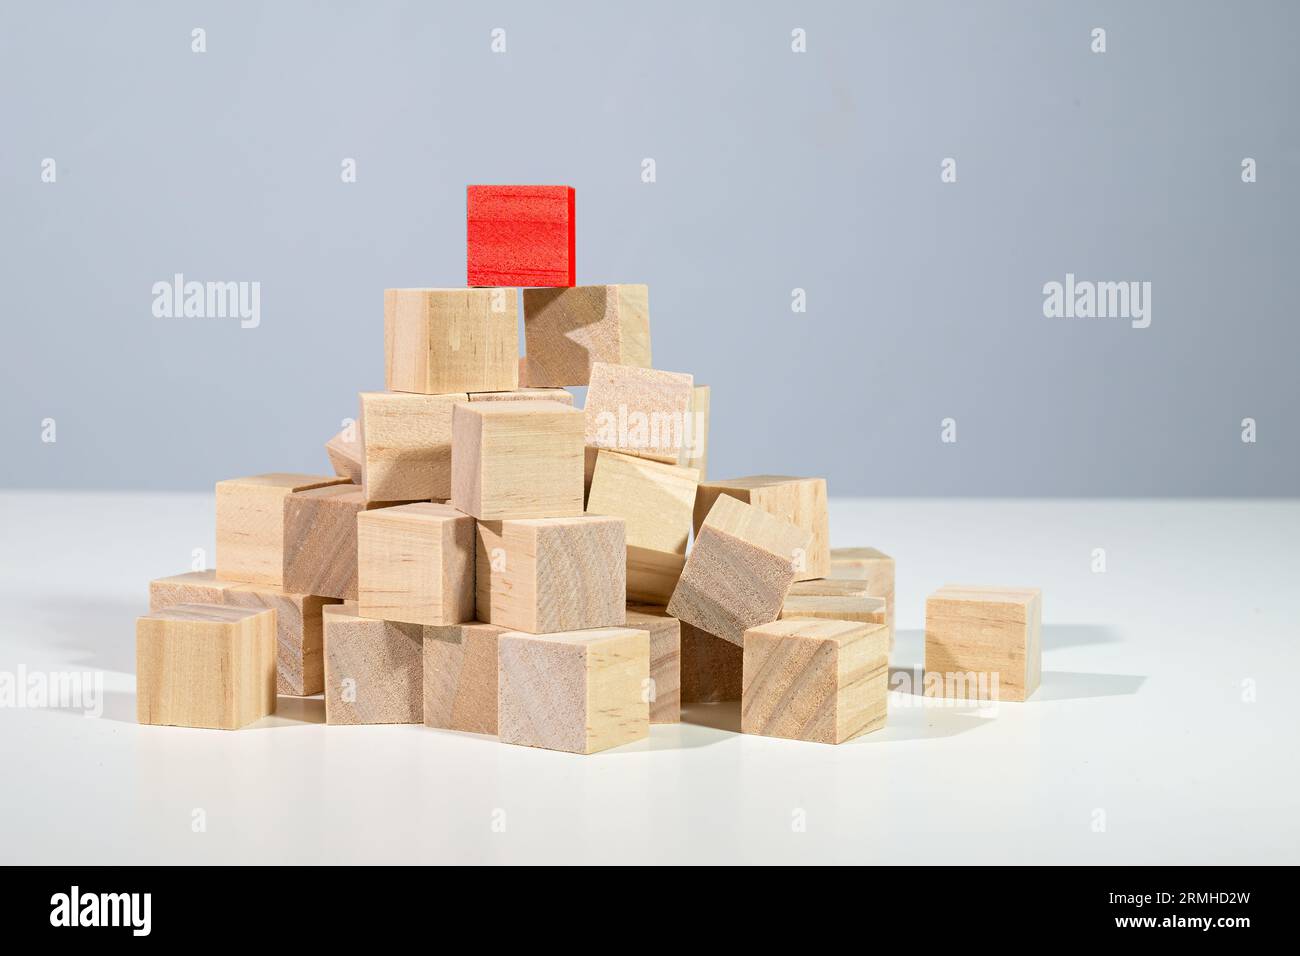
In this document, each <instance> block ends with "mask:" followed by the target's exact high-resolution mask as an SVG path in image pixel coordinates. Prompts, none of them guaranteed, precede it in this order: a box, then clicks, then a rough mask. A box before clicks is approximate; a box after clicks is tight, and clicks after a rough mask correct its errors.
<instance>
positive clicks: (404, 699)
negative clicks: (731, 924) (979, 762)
mask: <svg viewBox="0 0 1300 956" xmlns="http://www.w3.org/2000/svg"><path fill="white" fill-rule="evenodd" d="M467 205H468V217H467V232H468V269H467V276H468V287H467V288H463V289H389V290H387V291H386V292H385V295H384V355H385V375H386V390H385V391H382V392H379V391H376V392H362V393H360V401H359V417H358V419H357V423H356V426H355V427H349V428H348V429H345V430H344V431H343V432H341V433H340V434H339V435H336V436H335V437H334V438H332V439H331V440H330V441H329V442H328V443H327V444H326V451H327V453H328V456H329V460H330V462H331V463H332V466H333V470H334V472H335V474H334V475H303V474H280V473H276V474H264V475H257V476H254V477H250V478H235V479H231V480H227V481H221V482H218V484H217V488H216V524H217V528H216V531H217V552H216V568H215V570H213V571H196V572H191V573H188V574H181V575H177V576H174V577H168V578H162V579H159V580H156V581H154V582H152V584H151V587H150V610H151V613H150V614H149V615H147V616H146V617H143V618H141V619H140V621H139V623H138V628H137V654H138V718H139V721H140V722H141V723H149V724H169V725H180V726H192V727H222V728H236V727H240V726H244V725H246V724H248V723H251V722H252V721H255V720H257V719H259V718H260V717H263V716H265V715H267V714H269V713H272V712H273V711H274V709H275V701H276V696H277V694H279V695H297V696H308V695H315V694H319V693H322V692H323V694H324V700H325V713H326V722H327V723H328V724H389V723H398V724H400V723H411V724H418V723H421V722H422V723H424V724H425V725H427V726H429V727H435V728H443V729H448V730H457V731H466V732H471V733H477V734H491V735H495V736H497V737H498V738H499V739H500V740H501V741H504V742H507V743H514V744H523V745H527V746H534V747H544V748H548V749H552V750H562V751H571V752H577V753H592V752H595V751H598V750H603V749H606V748H609V747H614V746H617V745H620V744H624V743H628V742H631V741H635V740H638V739H641V738H644V737H645V736H647V734H648V732H649V725H650V724H651V723H667V722H675V721H677V720H679V718H680V708H681V704H682V703H692V702H713V701H729V700H739V701H741V724H742V730H743V731H744V732H746V733H758V734H767V735H772V736H779V737H791V738H798V739H804V740H816V741H825V742H831V743H839V742H841V741H844V740H847V739H849V738H851V737H853V736H856V735H857V734H860V733H863V732H865V731H870V730H874V729H877V728H879V727H881V726H883V724H884V721H885V698H886V685H887V681H888V658H889V649H890V646H891V644H892V635H893V615H894V567H893V561H892V559H890V558H889V557H888V556H886V555H884V554H882V553H880V552H878V551H875V550H873V549H848V550H846V551H842V552H832V551H831V549H830V547H829V532H828V519H827V500H826V482H825V481H824V480H823V479H821V478H797V477H780V476H767V475H761V476H757V477H751V478H740V479H733V480H726V481H708V480H707V479H706V478H705V471H706V467H707V443H708V416H709V397H710V395H709V389H708V387H707V386H701V385H697V384H696V383H695V381H694V379H693V378H692V376H691V375H690V374H686V373H680V372H669V371H661V370H658V369H654V368H653V367H652V363H651V351H650V312H649V297H648V291H647V289H646V287H645V286H644V285H604V286H576V285H574V268H573V255H574V242H573V237H574V196H573V190H572V189H570V188H567V187H550V186H509V187H501V186H471V187H470V188H469V192H468V204H467ZM521 289H522V293H521V291H520V290H521ZM521 299H522V308H523V315H524V328H525V340H526V347H527V348H526V351H527V355H526V357H524V358H521V357H520V349H519V340H518V339H519V336H518V326H519V308H520V304H521ZM571 386H585V387H586V388H587V398H586V403H585V407H584V408H583V409H581V410H579V409H577V408H575V407H574V403H573V398H572V395H571V394H570V393H569V392H568V391H566V388H567V387H571ZM692 540H693V544H692ZM958 617H960V615H958ZM956 623H957V626H958V627H960V626H961V624H962V622H961V621H957V622H956ZM966 636H967V637H968V636H969V634H967V635H966ZM959 656H960V655H959ZM1021 663H1022V664H1023V660H1022V661H1021ZM1022 685H1023V686H1027V685H1028V681H1027V680H1026V681H1022ZM1030 690H1032V687H1031V688H1030Z"/></svg>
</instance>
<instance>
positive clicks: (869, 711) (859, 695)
mask: <svg viewBox="0 0 1300 956" xmlns="http://www.w3.org/2000/svg"><path fill="white" fill-rule="evenodd" d="M888 644H889V639H888V635H887V633H886V629H885V625H883V624H860V623H857V622H853V621H815V620H809V619H797V618H795V619H790V620H783V621H776V622H774V623H772V624H764V625H762V626H760V627H751V628H750V629H749V630H748V631H746V632H745V650H744V691H743V696H742V698H741V703H740V729H741V732H742V733H746V734H762V735H764V736H767V737H787V738H790V739H792V740H809V741H814V742H817V743H824V744H838V743H843V742H844V741H846V740H849V739H851V738H853V737H856V736H858V735H859V734H863V733H867V732H869V731H872V730H878V729H880V728H881V727H883V726H884V725H885V707H886V705H885V698H886V692H887V690H888V683H889V648H888Z"/></svg>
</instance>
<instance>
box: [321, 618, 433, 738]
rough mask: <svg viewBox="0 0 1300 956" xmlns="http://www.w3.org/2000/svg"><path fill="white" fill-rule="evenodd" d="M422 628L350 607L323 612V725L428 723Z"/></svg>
mask: <svg viewBox="0 0 1300 956" xmlns="http://www.w3.org/2000/svg"><path fill="white" fill-rule="evenodd" d="M424 630H425V629H424V627H423V626H422V625H419V624H404V623H401V622H398V621H379V620H374V619H372V618H368V617H361V616H360V615H358V614H357V609H356V607H355V606H354V605H353V604H351V603H348V604H331V605H330V606H329V607H327V608H326V609H325V723H327V724H418V723H420V721H422V720H423V719H424V647H423V641H424Z"/></svg>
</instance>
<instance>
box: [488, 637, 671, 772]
mask: <svg viewBox="0 0 1300 956" xmlns="http://www.w3.org/2000/svg"><path fill="white" fill-rule="evenodd" d="M497 648H498V671H497V693H498V700H497V733H498V736H499V737H500V739H501V740H502V742H503V743H510V744H521V745H523V746H527V747H543V748H545V749H547V750H564V751H568V752H570V753H580V754H590V753H595V752H596V751H598V750H606V749H608V748H610V747H617V746H619V745H621V744H626V743H631V742H632V741H635V740H641V739H644V738H645V737H647V736H648V735H649V733H650V705H649V693H648V691H649V684H650V635H649V633H648V632H646V631H644V630H640V629H637V628H627V627H606V628H596V629H594V630H586V631H566V632H564V633H561V634H522V633H519V632H517V631H512V632H507V633H505V634H502V635H501V637H500V638H499V640H498V644H497Z"/></svg>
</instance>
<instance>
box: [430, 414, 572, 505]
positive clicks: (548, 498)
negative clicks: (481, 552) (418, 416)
mask: <svg viewBox="0 0 1300 956" xmlns="http://www.w3.org/2000/svg"><path fill="white" fill-rule="evenodd" d="M451 501H452V504H454V505H455V506H456V507H457V508H459V509H460V510H461V511H463V512H465V514H469V515H473V516H474V517H475V518H478V519H479V520H481V521H500V520H502V519H505V518H565V517H572V516H575V515H580V514H582V510H583V509H582V412H580V411H578V410H577V409H576V408H570V407H569V406H567V405H561V404H559V403H558V402H536V401H532V402H462V403H461V404H459V405H457V406H456V409H455V412H454V413H453V416H452V481H451Z"/></svg>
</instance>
